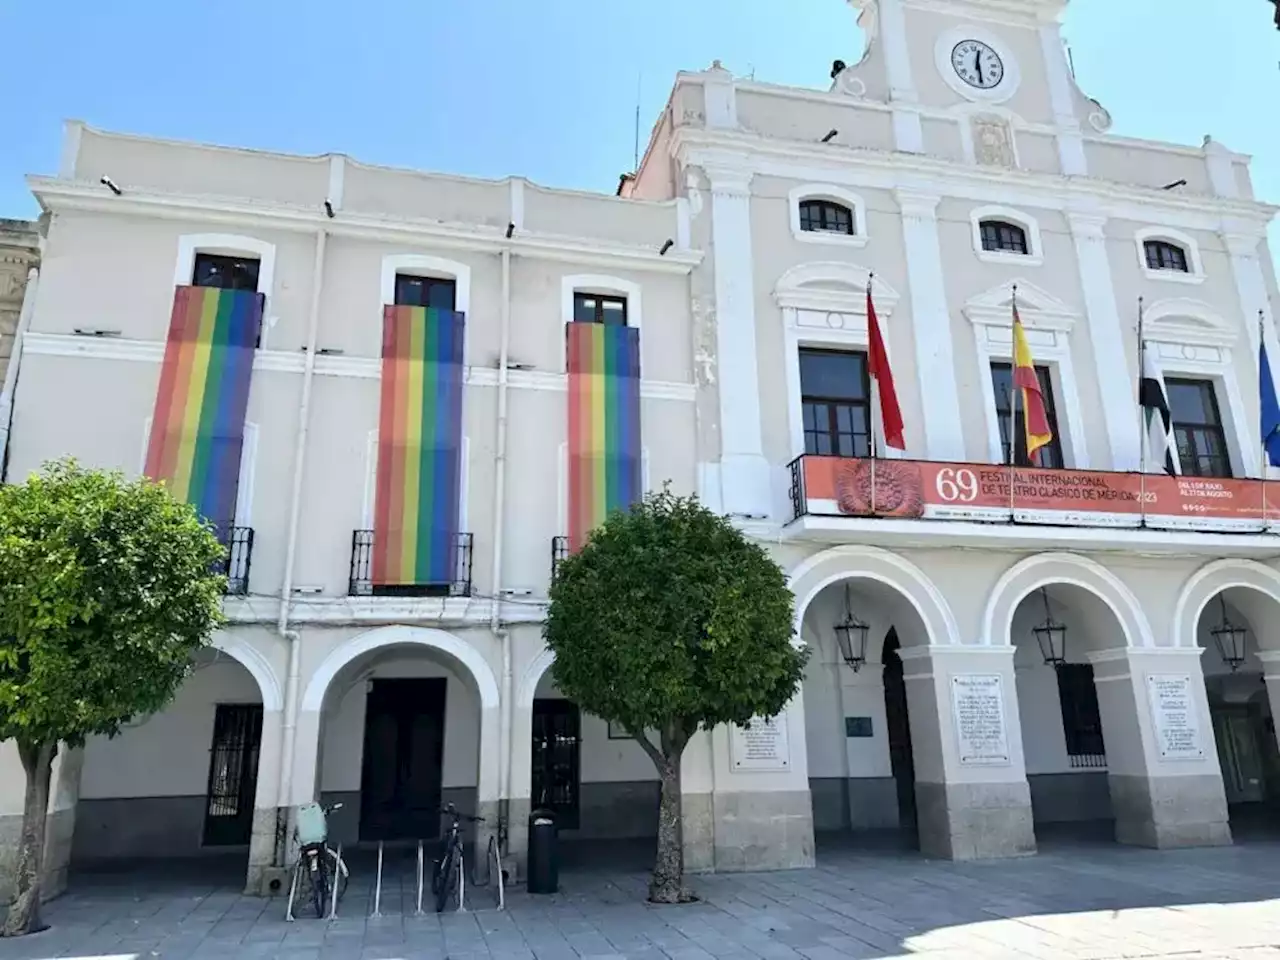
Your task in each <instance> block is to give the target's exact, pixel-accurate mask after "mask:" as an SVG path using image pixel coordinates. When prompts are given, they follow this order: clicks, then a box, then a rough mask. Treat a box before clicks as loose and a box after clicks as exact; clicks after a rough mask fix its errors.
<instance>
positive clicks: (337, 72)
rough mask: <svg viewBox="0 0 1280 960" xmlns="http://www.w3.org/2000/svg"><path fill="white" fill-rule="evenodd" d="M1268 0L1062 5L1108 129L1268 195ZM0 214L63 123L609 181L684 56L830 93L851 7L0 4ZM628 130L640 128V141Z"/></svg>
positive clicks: (853, 46)
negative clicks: (1219, 168)
mask: <svg viewBox="0 0 1280 960" xmlns="http://www.w3.org/2000/svg"><path fill="white" fill-rule="evenodd" d="M1271 14H1272V9H1271V6H1270V4H1268V3H1266V2H1265V0H1215V2H1213V3H1207V2H1205V0H1072V3H1071V5H1070V8H1069V12H1068V15H1067V21H1066V26H1067V36H1068V39H1069V40H1070V41H1071V44H1072V47H1073V50H1074V53H1075V63H1076V70H1077V74H1078V76H1079V78H1080V83H1081V85H1082V86H1083V88H1084V90H1085V91H1086V92H1087V93H1088V94H1090V95H1091V96H1093V97H1095V98H1097V99H1098V100H1100V101H1101V102H1102V103H1103V104H1104V105H1105V106H1106V107H1107V108H1108V109H1109V110H1110V111H1111V114H1112V116H1113V117H1114V118H1115V132H1117V133H1121V134H1126V135H1131V136H1139V137H1151V138H1156V139H1163V140H1172V141H1177V142H1183V143H1189V144H1198V143H1199V142H1200V140H1201V138H1202V137H1203V136H1204V134H1206V133H1212V134H1213V135H1214V136H1215V137H1216V138H1217V139H1219V140H1221V141H1222V142H1223V143H1225V144H1226V145H1227V146H1229V147H1231V148H1232V149H1235V150H1239V151H1242V152H1246V153H1251V154H1253V155H1254V158H1255V163H1254V178H1255V184H1256V188H1257V192H1258V194H1259V196H1261V197H1264V198H1266V199H1269V200H1272V201H1275V202H1280V33H1278V32H1276V31H1275V29H1274V28H1273V27H1272V26H1271ZM0 38H3V44H4V47H3V50H4V52H3V56H0V90H4V96H3V99H0V216H10V217H14V216H16V217H22V216H33V215H34V214H35V213H36V212H37V208H36V205H35V202H34V200H32V198H31V197H30V194H29V193H28V192H27V189H26V187H25V185H24V183H23V179H22V178H23V176H24V175H25V174H27V173H53V172H54V170H55V168H56V164H57V157H58V147H59V142H60V132H61V121H62V120H63V119H64V118H66V117H77V118H80V119H83V120H85V121H87V122H88V123H90V124H93V125H96V126H101V127H105V128H109V129H114V130H122V131H132V132H136V133H140V134H147V135H154V136H160V137H174V138H184V139H193V140H205V141H212V142H215V143H224V144H234V145H242V146H248V147H258V148H263V149H270V150H281V151H288V152H297V153H324V152H327V151H335V152H343V153H347V154H350V155H351V156H354V157H358V158H360V159H362V160H366V161H370V162H375V163H383V164H392V165H400V166H411V167H419V168H425V169H434V170H445V171H450V172H457V173H463V174H472V175H478V176H488V177H500V176H505V175H507V174H511V173H519V174H524V175H525V176H528V177H530V178H532V179H533V180H536V181H538V182H541V183H545V184H549V185H555V186H572V187H579V188H586V189H595V190H612V189H613V188H614V187H615V186H616V184H617V178H618V174H619V173H621V172H622V171H624V170H627V169H629V168H630V167H631V165H632V151H633V136H634V118H635V103H636V91H637V79H638V78H642V80H641V82H640V84H639V88H640V92H641V97H640V100H641V118H642V126H643V128H644V130H645V133H647V129H648V127H649V125H650V124H651V122H652V121H653V119H654V118H655V117H656V116H657V114H658V111H659V110H660V109H661V107H662V105H663V103H664V102H665V99H666V96H667V93H668V91H669V89H670V86H671V83H672V81H673V79H674V75H675V72H676V71H677V70H679V69H699V68H701V67H704V66H706V65H707V64H709V63H710V62H711V60H712V59H714V58H719V59H721V60H723V61H724V63H725V65H726V66H728V67H729V68H730V69H732V70H734V71H735V72H737V73H746V72H749V71H752V70H754V72H755V75H756V77H757V78H758V79H761V80H767V81H772V82H778V83H786V84H795V85H804V86H823V87H825V86H826V85H827V84H828V82H829V80H828V73H829V70H830V64H831V61H832V60H833V59H835V58H841V59H845V60H850V61H852V60H854V59H856V58H857V56H858V54H859V52H860V50H861V47H862V38H861V36H860V35H859V33H858V31H857V30H856V28H855V26H854V13H853V11H852V10H851V9H850V8H849V6H848V5H847V4H846V3H845V2H844V0H785V2H783V0H649V2H639V0H632V2H627V3H623V2H620V0H540V2H537V3H530V2H528V0H522V2H517V0H363V2H359V3H338V2H336V0H219V2H218V3H191V2H186V3H181V2H174V0H124V2H121V3H110V2H107V3H102V2H87V0H74V2H73V0H38V2H36V0H0ZM643 136H644V134H642V138H643Z"/></svg>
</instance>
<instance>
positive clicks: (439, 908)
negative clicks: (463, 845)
mask: <svg viewBox="0 0 1280 960" xmlns="http://www.w3.org/2000/svg"><path fill="white" fill-rule="evenodd" d="M458 867H459V861H458V854H457V851H456V850H453V849H452V848H450V850H449V852H448V853H446V854H445V857H444V860H443V861H441V863H440V870H439V872H438V873H437V875H436V878H435V879H434V880H433V881H432V882H431V889H432V890H434V891H435V895H436V913H442V912H443V911H444V907H445V904H447V903H448V902H449V898H450V897H451V896H453V892H454V890H456V889H457V888H458Z"/></svg>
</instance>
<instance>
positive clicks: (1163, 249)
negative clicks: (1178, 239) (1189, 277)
mask: <svg viewBox="0 0 1280 960" xmlns="http://www.w3.org/2000/svg"><path fill="white" fill-rule="evenodd" d="M1142 255H1143V258H1144V259H1145V260H1146V262H1147V269H1148V270H1163V271H1167V272H1169V273H1190V272H1191V256H1190V254H1189V253H1188V251H1187V249H1186V248H1185V247H1183V246H1182V245H1181V244H1178V243H1174V242H1173V241H1172V240H1159V239H1152V240H1144V241H1143V242H1142Z"/></svg>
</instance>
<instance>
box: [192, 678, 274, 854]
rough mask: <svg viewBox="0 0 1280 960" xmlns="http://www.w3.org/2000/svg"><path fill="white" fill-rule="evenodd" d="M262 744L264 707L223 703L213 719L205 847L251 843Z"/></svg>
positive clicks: (217, 708) (257, 704)
mask: <svg viewBox="0 0 1280 960" xmlns="http://www.w3.org/2000/svg"><path fill="white" fill-rule="evenodd" d="M261 741H262V704H260V703H220V704H218V705H217V707H216V708H215V710H214V715H213V741H212V743H211V744H210V746H209V786H208V791H207V794H206V798H207V799H206V805H205V812H204V843H205V845H206V846H211V847H212V846H235V845H238V844H245V843H248V842H249V835H250V833H252V831H253V801H254V792H255V790H256V788H257V782H258V749H259V747H260V745H261Z"/></svg>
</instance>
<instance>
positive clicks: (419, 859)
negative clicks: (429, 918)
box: [413, 840, 423, 917]
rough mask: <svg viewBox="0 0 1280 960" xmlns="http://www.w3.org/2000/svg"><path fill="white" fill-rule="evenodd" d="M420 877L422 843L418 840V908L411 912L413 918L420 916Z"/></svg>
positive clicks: (421, 870) (421, 872) (421, 869)
mask: <svg viewBox="0 0 1280 960" xmlns="http://www.w3.org/2000/svg"><path fill="white" fill-rule="evenodd" d="M422 875H423V863H422V841H421V840H419V841H418V907H417V909H416V910H414V911H413V915H414V916H415V917H420V916H422Z"/></svg>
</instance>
